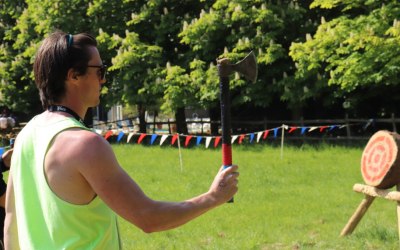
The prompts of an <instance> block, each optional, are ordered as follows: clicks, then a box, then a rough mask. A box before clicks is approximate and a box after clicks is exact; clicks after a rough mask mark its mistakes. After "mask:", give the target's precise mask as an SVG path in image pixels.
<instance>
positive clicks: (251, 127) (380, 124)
mask: <svg viewBox="0 0 400 250" xmlns="http://www.w3.org/2000/svg"><path fill="white" fill-rule="evenodd" d="M135 120H136V119H125V120H121V121H115V122H112V123H105V124H108V127H109V128H111V127H112V128H114V129H118V128H123V127H129V128H131V129H132V131H133V132H138V127H139V126H138V124H137V123H135V122H134V121H135ZM211 124H218V126H220V121H211V120H210V119H208V118H196V119H186V125H187V127H188V134H190V135H210V134H211V130H210V128H211ZM399 124H400V118H396V117H395V115H394V114H393V115H392V116H391V117H390V118H378V119H361V118H349V117H347V116H346V117H345V118H343V119H309V120H306V119H301V120H268V119H267V118H263V119H262V120H247V119H243V120H233V121H232V134H247V133H256V132H260V131H264V130H269V129H273V128H277V127H281V126H282V125H287V126H289V128H290V127H299V128H301V127H313V126H317V127H318V126H335V129H332V130H326V131H324V132H323V133H319V132H318V130H317V131H314V132H313V133H311V132H310V133H301V132H300V130H298V131H295V132H293V133H291V134H290V135H287V136H286V137H285V139H286V140H303V141H304V140H321V139H324V140H346V141H351V140H362V141H364V140H368V139H369V137H370V136H371V135H372V134H374V133H375V132H376V131H378V130H389V131H394V132H397V126H398V125H399ZM111 125H112V126H111ZM146 128H147V131H146V132H147V133H150V134H151V133H152V134H174V133H176V122H175V121H174V120H172V119H166V120H159V121H152V122H147V123H146Z"/></svg>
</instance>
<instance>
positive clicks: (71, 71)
mask: <svg viewBox="0 0 400 250" xmlns="http://www.w3.org/2000/svg"><path fill="white" fill-rule="evenodd" d="M67 80H78V73H77V72H76V71H75V70H74V69H72V68H71V69H69V70H68V72H67Z"/></svg>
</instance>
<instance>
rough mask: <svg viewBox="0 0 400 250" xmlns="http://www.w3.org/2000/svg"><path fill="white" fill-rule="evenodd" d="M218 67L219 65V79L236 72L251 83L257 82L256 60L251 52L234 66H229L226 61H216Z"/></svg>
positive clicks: (224, 59)
mask: <svg viewBox="0 0 400 250" xmlns="http://www.w3.org/2000/svg"><path fill="white" fill-rule="evenodd" d="M218 65H220V67H219V68H218V70H219V76H220V77H229V75H230V74H232V72H234V71H236V72H238V73H240V74H242V75H243V76H244V77H245V78H246V79H247V80H249V81H252V82H253V83H254V82H256V80H257V74H258V69H257V59H256V56H255V55H254V52H253V51H251V52H250V53H249V54H248V55H247V56H246V57H245V58H243V59H242V60H241V61H239V62H237V63H236V64H230V63H229V60H228V59H226V58H223V59H221V60H218Z"/></svg>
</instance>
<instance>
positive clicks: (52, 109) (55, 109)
mask: <svg viewBox="0 0 400 250" xmlns="http://www.w3.org/2000/svg"><path fill="white" fill-rule="evenodd" d="M47 110H48V111H49V112H65V113H67V114H70V115H72V116H73V117H74V118H75V119H76V120H77V121H78V122H80V123H82V124H83V126H85V127H87V126H86V124H85V122H84V121H83V119H82V118H81V117H80V116H79V115H78V114H77V113H75V112H74V111H73V110H72V109H70V108H68V107H65V106H62V105H50V106H49V107H48V108H47Z"/></svg>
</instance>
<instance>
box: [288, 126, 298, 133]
mask: <svg viewBox="0 0 400 250" xmlns="http://www.w3.org/2000/svg"><path fill="white" fill-rule="evenodd" d="M296 129H297V127H290V129H289V133H292V132H293V131H295V130H296Z"/></svg>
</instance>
